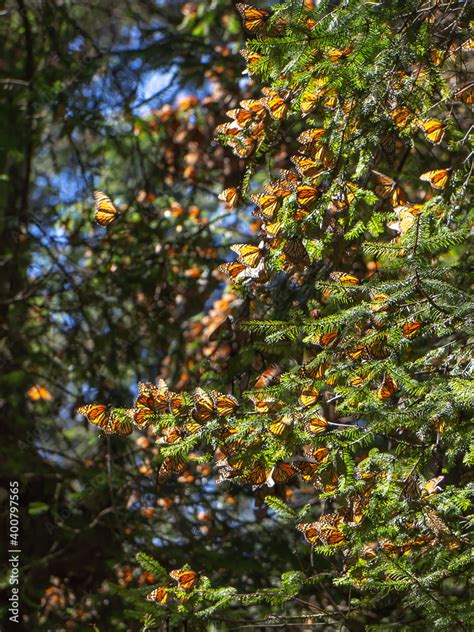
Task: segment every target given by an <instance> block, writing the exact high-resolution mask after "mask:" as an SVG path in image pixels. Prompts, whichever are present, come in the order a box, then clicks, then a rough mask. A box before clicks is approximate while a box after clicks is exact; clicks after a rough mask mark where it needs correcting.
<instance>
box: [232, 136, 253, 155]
mask: <svg viewBox="0 0 474 632" xmlns="http://www.w3.org/2000/svg"><path fill="white" fill-rule="evenodd" d="M227 144H228V145H229V147H230V148H231V149H232V150H233V152H234V154H235V155H236V156H238V157H239V158H248V157H249V156H250V154H251V153H252V152H253V150H254V148H255V140H254V139H253V138H250V137H249V136H239V137H238V138H228V139H227Z"/></svg>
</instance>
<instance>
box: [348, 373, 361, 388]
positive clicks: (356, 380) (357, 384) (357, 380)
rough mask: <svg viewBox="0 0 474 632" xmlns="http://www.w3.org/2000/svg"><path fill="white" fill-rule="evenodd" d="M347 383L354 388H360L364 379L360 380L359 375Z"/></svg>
mask: <svg viewBox="0 0 474 632" xmlns="http://www.w3.org/2000/svg"><path fill="white" fill-rule="evenodd" d="M349 383H350V385H351V386H353V387H354V388H359V387H360V386H363V385H364V378H362V377H361V376H360V375H355V376H354V377H353V378H351V379H350V382H349Z"/></svg>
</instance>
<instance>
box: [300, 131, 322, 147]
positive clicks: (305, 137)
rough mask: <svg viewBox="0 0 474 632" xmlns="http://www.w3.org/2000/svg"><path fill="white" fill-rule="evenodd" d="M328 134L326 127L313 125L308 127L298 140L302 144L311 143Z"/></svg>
mask: <svg viewBox="0 0 474 632" xmlns="http://www.w3.org/2000/svg"><path fill="white" fill-rule="evenodd" d="M325 134H326V130H325V129H324V127H313V128H311V129H307V130H305V131H304V132H301V134H300V135H299V136H298V137H297V139H296V140H297V141H298V142H299V143H300V144H301V145H311V143H314V142H315V141H317V140H319V139H320V138H322V137H323V136H324V135H325Z"/></svg>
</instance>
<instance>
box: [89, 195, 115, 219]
mask: <svg viewBox="0 0 474 632" xmlns="http://www.w3.org/2000/svg"><path fill="white" fill-rule="evenodd" d="M94 205H95V221H96V222H97V223H98V224H100V225H101V226H108V225H109V224H111V223H112V222H113V221H114V220H115V219H117V217H118V214H119V213H118V211H117V209H116V208H115V206H114V205H113V203H112V200H111V199H110V198H109V197H107V195H105V193H102V191H94Z"/></svg>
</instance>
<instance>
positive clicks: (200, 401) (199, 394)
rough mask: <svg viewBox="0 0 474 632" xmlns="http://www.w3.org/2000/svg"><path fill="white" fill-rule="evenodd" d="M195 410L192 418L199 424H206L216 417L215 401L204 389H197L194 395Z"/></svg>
mask: <svg viewBox="0 0 474 632" xmlns="http://www.w3.org/2000/svg"><path fill="white" fill-rule="evenodd" d="M193 401H194V408H193V410H192V413H191V414H192V417H193V419H194V420H195V421H197V422H198V423H206V422H208V421H210V420H211V419H212V418H213V417H214V416H215V412H214V400H213V399H212V397H211V396H210V395H209V394H208V393H206V391H204V390H203V389H202V388H199V387H198V388H196V389H195V391H194V393H193Z"/></svg>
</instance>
